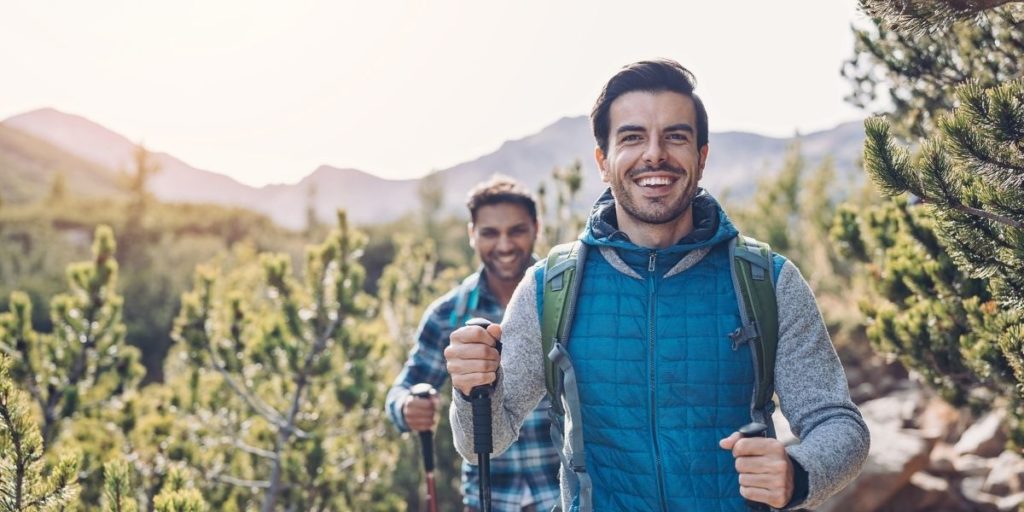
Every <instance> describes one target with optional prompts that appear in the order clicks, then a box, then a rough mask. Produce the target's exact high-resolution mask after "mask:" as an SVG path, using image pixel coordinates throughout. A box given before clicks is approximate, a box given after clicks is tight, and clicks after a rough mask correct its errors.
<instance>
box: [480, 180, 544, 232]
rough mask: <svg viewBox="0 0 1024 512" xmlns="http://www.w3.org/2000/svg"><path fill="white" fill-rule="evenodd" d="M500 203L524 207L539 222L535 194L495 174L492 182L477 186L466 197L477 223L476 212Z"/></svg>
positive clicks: (513, 181) (515, 182)
mask: <svg viewBox="0 0 1024 512" xmlns="http://www.w3.org/2000/svg"><path fill="white" fill-rule="evenodd" d="M499 203H512V204H517V205H519V206H522V207H523V208H525V209H526V212H527V213H529V214H530V219H532V220H533V221H534V222H537V202H536V201H534V199H533V194H531V193H530V191H529V190H528V189H527V188H526V187H524V186H523V185H521V184H520V183H519V182H518V181H516V180H514V179H512V178H509V177H508V176H502V175H501V174H495V175H494V176H493V177H491V179H490V180H488V181H485V182H483V183H479V184H477V185H476V186H475V187H473V189H472V190H470V191H469V195H468V196H467V197H466V208H469V216H470V217H471V218H472V219H473V222H476V212H477V210H479V209H480V207H481V206H490V205H493V204H499Z"/></svg>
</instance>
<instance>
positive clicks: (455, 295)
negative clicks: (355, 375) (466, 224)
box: [385, 270, 559, 512]
mask: <svg viewBox="0 0 1024 512" xmlns="http://www.w3.org/2000/svg"><path fill="white" fill-rule="evenodd" d="M477 275H478V277H479V279H478V280H477V287H478V288H479V292H478V293H479V302H478V303H477V304H476V305H475V306H476V307H470V308H467V311H466V316H465V317H464V318H461V319H459V320H458V324H460V325H461V323H462V322H464V321H466V320H468V319H469V318H473V317H483V318H486V319H488V320H490V321H492V322H500V321H501V317H502V315H503V314H504V308H502V307H501V305H500V304H499V303H498V301H497V299H495V297H494V295H493V294H492V293H491V292H490V291H489V290H488V289H487V284H486V283H487V280H486V279H485V276H484V275H483V270H478V271H477ZM462 286H463V285H460V286H458V287H456V288H455V289H453V290H451V291H449V292H448V293H446V294H445V295H443V296H442V297H441V298H439V299H437V300H436V301H434V302H433V303H432V304H431V305H430V307H428V308H427V310H426V312H425V313H424V314H423V319H422V320H421V321H420V325H419V329H418V330H417V334H416V346H415V347H413V349H412V351H411V352H410V353H409V359H408V360H406V362H405V367H404V368H403V369H402V372H401V373H400V374H399V375H398V377H397V378H396V379H395V383H394V385H392V387H391V390H390V391H389V392H388V396H387V401H386V404H385V407H386V408H387V412H388V416H390V418H391V421H392V422H394V424H395V426H396V427H398V429H399V430H400V431H402V432H408V431H409V427H408V425H406V423H405V418H404V417H403V416H402V410H401V409H402V402H403V401H404V400H405V397H406V396H407V395H408V394H409V388H411V387H412V386H413V385H415V384H418V383H420V382H427V383H430V384H431V385H432V386H434V387H435V388H437V389H440V388H441V386H442V385H443V384H444V383H445V382H446V381H447V379H448V370H447V368H446V366H445V359H444V349H445V347H447V346H448V336H449V335H450V334H451V333H452V331H453V330H455V329H454V327H453V326H452V313H453V311H454V310H455V308H456V303H457V302H458V300H459V295H460V293H459V290H460V288H462ZM467 291H468V290H467ZM550 407H551V406H550V402H549V401H548V399H547V397H545V398H544V399H543V400H542V401H541V403H540V404H539V405H538V406H537V408H536V409H535V410H534V411H533V412H531V413H530V414H529V415H527V416H526V420H525V421H524V422H523V426H522V429H521V430H520V433H519V440H518V441H516V442H515V443H513V444H512V446H510V447H509V449H508V451H506V452H505V453H503V454H501V455H499V456H497V457H492V459H491V504H492V507H493V510H495V511H496V512H520V511H521V510H522V508H523V504H524V500H525V498H526V496H525V492H526V491H527V489H528V490H529V496H530V497H531V498H532V502H533V504H534V505H535V506H536V507H537V510H551V508H552V507H553V506H554V505H555V504H556V503H557V502H558V498H559V489H558V466H559V458H558V451H557V450H556V449H555V447H554V445H553V444H552V442H551V431H550V428H551V422H550V420H549V419H548V409H550ZM462 496H463V503H465V504H466V505H467V506H469V507H472V508H474V509H477V510H479V509H480V474H479V470H478V468H477V466H475V465H472V464H469V463H467V462H466V461H463V462H462Z"/></svg>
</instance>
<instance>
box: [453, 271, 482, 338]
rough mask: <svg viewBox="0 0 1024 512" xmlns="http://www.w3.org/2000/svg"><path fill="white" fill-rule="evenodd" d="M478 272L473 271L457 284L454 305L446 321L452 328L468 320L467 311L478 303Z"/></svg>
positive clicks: (474, 307)
mask: <svg viewBox="0 0 1024 512" xmlns="http://www.w3.org/2000/svg"><path fill="white" fill-rule="evenodd" d="M479 284H480V272H473V273H472V274H470V275H469V276H467V277H466V278H465V279H463V280H462V283H460V284H459V291H458V293H457V294H456V299H455V307H454V308H452V313H451V315H450V316H449V317H448V323H449V324H450V325H451V327H452V329H458V328H459V327H462V324H463V323H464V322H465V321H466V320H469V312H470V311H473V310H474V309H476V308H477V306H479V305H480V287H479V286H478V285H479Z"/></svg>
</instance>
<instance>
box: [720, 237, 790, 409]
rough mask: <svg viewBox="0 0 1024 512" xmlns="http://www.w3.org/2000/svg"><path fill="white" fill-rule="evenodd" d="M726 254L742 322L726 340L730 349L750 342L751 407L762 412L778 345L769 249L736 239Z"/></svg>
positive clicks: (769, 392) (771, 384)
mask: <svg viewBox="0 0 1024 512" xmlns="http://www.w3.org/2000/svg"><path fill="white" fill-rule="evenodd" d="M730 252H731V253H732V267H733V268H732V271H733V278H734V280H733V283H734V284H735V285H736V299H737V301H738V302H739V310H740V319H741V322H742V325H741V327H740V328H739V329H736V331H735V332H733V333H732V334H731V335H730V337H731V338H732V341H733V347H737V346H739V345H740V344H741V343H747V342H750V352H751V357H753V359H754V373H755V375H754V377H755V379H756V381H757V382H756V387H755V389H754V404H753V405H754V408H755V409H758V410H764V408H765V407H766V406H767V405H768V402H770V401H771V399H772V395H773V394H774V393H775V353H776V349H777V348H778V345H779V309H778V303H777V302H776V299H775V272H774V268H775V267H774V264H773V262H772V250H771V247H769V246H768V244H766V243H764V242H760V241H757V240H755V239H753V238H750V237H745V236H737V237H736V239H735V241H734V242H733V246H732V247H730Z"/></svg>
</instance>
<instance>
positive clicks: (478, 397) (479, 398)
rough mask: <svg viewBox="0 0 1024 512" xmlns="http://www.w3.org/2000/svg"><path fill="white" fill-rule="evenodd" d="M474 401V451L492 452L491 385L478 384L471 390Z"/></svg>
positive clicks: (470, 395) (470, 396)
mask: <svg viewBox="0 0 1024 512" xmlns="http://www.w3.org/2000/svg"><path fill="white" fill-rule="evenodd" d="M469 398H470V400H471V401H472V403H473V451H475V452H476V453H491V452H492V451H493V449H494V441H493V440H492V437H491V423H492V422H491V390H490V386H477V387H475V388H473V391H471V392H470V394H469Z"/></svg>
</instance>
